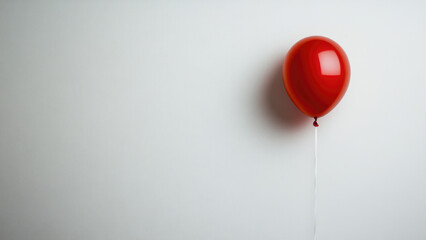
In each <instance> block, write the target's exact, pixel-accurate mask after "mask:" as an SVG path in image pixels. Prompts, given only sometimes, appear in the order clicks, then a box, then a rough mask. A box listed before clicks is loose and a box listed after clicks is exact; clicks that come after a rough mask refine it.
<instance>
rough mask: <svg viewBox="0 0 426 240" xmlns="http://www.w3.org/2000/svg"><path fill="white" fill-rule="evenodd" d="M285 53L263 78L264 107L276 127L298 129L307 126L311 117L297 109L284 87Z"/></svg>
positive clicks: (287, 129) (288, 129) (289, 129)
mask: <svg viewBox="0 0 426 240" xmlns="http://www.w3.org/2000/svg"><path fill="white" fill-rule="evenodd" d="M285 55H286V52H285V54H283V58H282V59H280V60H279V61H277V62H276V63H275V65H274V68H273V69H272V71H271V72H270V73H269V75H268V76H267V77H266V79H263V81H264V82H265V83H264V88H263V95H262V97H263V105H264V106H263V107H264V109H265V110H266V111H267V114H266V116H267V117H268V118H269V120H270V122H272V124H274V126H275V127H277V128H280V129H282V130H286V131H296V130H298V129H301V128H302V127H303V126H307V124H308V122H309V121H310V120H311V119H310V118H309V117H307V116H305V115H304V114H303V113H302V112H300V111H299V109H297V107H296V106H295V105H294V104H293V102H292V101H291V100H290V98H289V96H288V95H287V92H286V90H285V88H284V83H283V80H282V64H283V61H284V57H285Z"/></svg>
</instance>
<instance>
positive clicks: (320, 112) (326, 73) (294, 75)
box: [282, 36, 350, 125]
mask: <svg viewBox="0 0 426 240" xmlns="http://www.w3.org/2000/svg"><path fill="white" fill-rule="evenodd" d="M282 73H283V82H284V86H285V89H286V91H287V93H288V95H289V96H290V99H291V100H292V101H293V103H294V104H295V105H296V106H297V108H299V110H300V111H302V112H303V113H304V114H306V115H308V116H311V117H314V118H315V122H314V125H317V124H316V118H318V117H322V116H324V115H326V114H327V113H329V112H330V111H331V110H332V109H333V108H334V107H335V106H336V105H337V104H338V103H339V102H340V100H341V99H342V97H343V95H344V94H345V92H346V89H347V88H348V85H349V78H350V66H349V61H348V57H347V56H346V54H345V52H344V51H343V49H342V48H341V47H340V46H339V45H338V44H337V43H336V42H334V41H333V40H331V39H329V38H326V37H319V36H313V37H307V38H304V39H302V40H300V41H298V42H297V43H296V44H294V46H293V47H291V49H290V50H289V52H288V54H287V56H286V58H285V60H284V64H283V72H282Z"/></svg>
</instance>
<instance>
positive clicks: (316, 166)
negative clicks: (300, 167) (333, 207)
mask: <svg viewBox="0 0 426 240" xmlns="http://www.w3.org/2000/svg"><path fill="white" fill-rule="evenodd" d="M314 165H315V167H314V169H315V170H314V171H315V174H314V240H316V239H317V180H318V131H317V127H315V162H314Z"/></svg>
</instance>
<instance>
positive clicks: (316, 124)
mask: <svg viewBox="0 0 426 240" xmlns="http://www.w3.org/2000/svg"><path fill="white" fill-rule="evenodd" d="M314 119H315V121H314V127H318V126H319V124H318V122H317V117H314Z"/></svg>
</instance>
